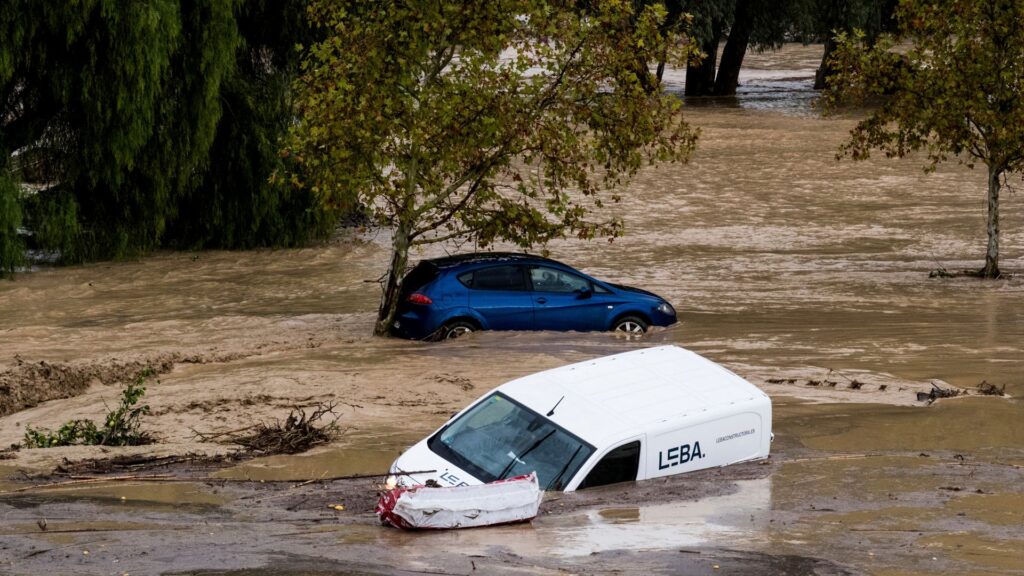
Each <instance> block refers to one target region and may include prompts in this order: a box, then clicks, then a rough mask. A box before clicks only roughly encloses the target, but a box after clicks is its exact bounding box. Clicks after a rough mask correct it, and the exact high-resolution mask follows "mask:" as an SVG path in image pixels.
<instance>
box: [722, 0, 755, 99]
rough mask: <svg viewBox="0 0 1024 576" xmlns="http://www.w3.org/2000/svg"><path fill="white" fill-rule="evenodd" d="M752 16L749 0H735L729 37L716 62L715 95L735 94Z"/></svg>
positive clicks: (748, 38) (748, 40) (748, 39)
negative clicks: (734, 11) (718, 60)
mask: <svg viewBox="0 0 1024 576" xmlns="http://www.w3.org/2000/svg"><path fill="white" fill-rule="evenodd" d="M752 18H753V14H752V13H751V11H750V2H749V1H748V0H737V2H736V14H735V16H734V17H733V22H732V28H730V29H729V39H728V40H726V41H725V48H723V49H722V61H721V62H719V63H718V76H717V77H716V78H715V95H716V96H735V95H736V87H737V86H739V83H740V67H742V66H743V57H744V56H745V55H746V54H747V44H748V43H749V42H750V29H751V26H752V25H753V22H752Z"/></svg>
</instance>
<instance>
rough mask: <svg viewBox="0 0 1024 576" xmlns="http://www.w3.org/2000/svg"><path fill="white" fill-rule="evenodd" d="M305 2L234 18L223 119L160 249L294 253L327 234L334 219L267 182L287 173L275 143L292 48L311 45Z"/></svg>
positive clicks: (288, 107) (286, 108)
mask: <svg viewBox="0 0 1024 576" xmlns="http://www.w3.org/2000/svg"><path fill="white" fill-rule="evenodd" d="M305 4H306V2H305V0H288V1H271V0H250V1H247V2H244V3H243V4H242V5H241V6H240V7H239V9H238V10H237V11H236V20H237V22H238V27H239V34H240V38H241V41H240V44H239V47H238V49H237V51H236V54H235V68H234V71H233V73H232V74H230V75H229V76H228V77H226V78H225V80H224V82H223V83H222V85H221V96H220V98H221V105H222V106H223V108H224V110H225V113H224V114H223V115H222V116H221V119H220V122H219V123H218V125H217V133H216V136H215V138H214V142H213V145H212V146H211V149H210V158H209V162H208V167H207V169H206V170H205V172H204V173H203V175H202V177H201V178H198V179H197V185H196V186H195V187H194V188H193V189H192V190H191V191H190V192H189V193H187V194H186V195H185V196H184V197H183V198H182V199H181V202H180V204H179V210H178V217H177V218H174V219H172V220H171V221H170V223H169V228H168V234H167V241H168V242H169V243H171V244H173V245H177V246H182V247H186V248H196V247H218V248H251V247H255V246H265V245H276V246H296V245H301V244H304V243H306V242H307V241H309V240H310V239H312V238H317V237H323V236H326V235H327V234H329V233H330V232H331V230H332V229H333V226H334V222H335V219H334V218H333V217H332V214H331V211H330V210H328V209H327V208H326V207H325V206H324V205H322V204H320V203H319V202H318V199H317V197H316V195H315V194H313V193H312V191H311V190H309V188H308V187H301V186H292V185H291V183H290V182H288V181H286V180H281V179H277V180H272V179H271V176H272V175H273V174H274V173H276V172H283V171H285V170H286V169H287V168H286V166H285V162H284V159H282V158H281V155H280V144H279V141H280V139H281V138H282V137H283V136H284V135H285V134H286V133H287V131H288V127H289V125H290V123H291V121H292V119H293V115H292V110H293V108H292V96H291V83H292V82H293V81H294V79H295V76H296V75H297V73H298V69H299V54H300V53H299V51H298V50H296V49H295V45H296V44H297V43H308V42H310V41H311V40H312V31H311V30H310V28H309V26H308V25H307V23H306V19H305Z"/></svg>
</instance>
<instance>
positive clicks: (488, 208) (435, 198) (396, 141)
mask: <svg viewBox="0 0 1024 576" xmlns="http://www.w3.org/2000/svg"><path fill="white" fill-rule="evenodd" d="M309 15H310V18H311V20H312V22H313V23H314V24H316V25H318V26H321V27H323V29H325V30H328V31H330V35H329V36H328V37H327V38H325V39H324V40H323V41H321V42H318V43H315V44H314V45H313V46H311V47H310V49H309V53H308V56H307V58H306V60H305V61H304V63H303V75H302V76H301V78H300V79H299V80H298V81H297V82H296V84H295V89H296V91H297V102H298V112H299V116H300V122H298V123H297V124H296V125H295V127H294V130H293V131H292V135H291V139H290V141H289V150H288V152H289V154H291V155H294V157H295V158H296V159H297V160H298V161H299V162H300V163H301V166H302V168H303V169H304V171H305V172H304V174H303V175H299V176H294V175H293V181H302V182H308V183H309V184H311V186H312V187H313V189H314V190H315V192H316V193H317V194H318V195H319V196H320V197H321V198H322V201H323V202H324V203H325V204H327V205H330V206H351V205H363V206H367V207H369V208H370V210H371V211H372V215H373V217H374V219H375V220H376V221H377V222H378V223H379V224H381V225H386V226H390V227H392V228H393V230H394V241H393V244H394V246H393V247H394V250H393V255H392V264H391V267H390V273H389V280H388V285H387V287H386V288H385V297H384V302H383V305H382V308H381V313H380V315H379V317H378V326H377V332H378V333H382V332H383V331H384V329H386V324H387V321H388V320H389V319H390V316H391V315H393V313H394V303H395V299H396V298H397V290H398V288H399V282H400V280H401V273H402V272H403V270H404V267H405V263H406V262H405V260H406V258H407V253H408V248H409V246H410V245H417V244H425V243H430V242H441V241H445V240H449V239H456V240H472V241H474V242H476V243H478V244H479V245H481V246H487V245H489V244H491V243H492V242H496V241H499V240H504V241H509V242H513V243H515V244H517V245H519V246H523V247H527V246H531V245H534V244H538V243H543V242H546V241H548V240H550V239H552V238H558V237H562V236H565V235H567V234H572V235H576V236H578V237H581V238H594V237H596V236H600V235H608V236H613V237H614V236H616V235H618V234H620V233H621V222H620V221H619V220H617V219H614V218H609V219H605V220H601V221H595V220H592V219H591V218H589V216H590V215H591V212H592V209H593V208H598V207H600V206H601V205H602V203H603V199H602V198H601V194H600V193H601V192H602V191H608V190H611V189H614V188H616V187H618V186H621V185H622V184H624V183H625V182H626V181H627V180H628V179H629V177H630V176H632V175H633V174H634V173H635V172H636V171H637V170H639V169H640V168H641V167H642V166H644V165H645V164H647V163H653V162H657V161H673V160H685V159H686V158H687V157H688V155H689V153H690V151H691V150H692V149H693V147H694V145H695V141H696V137H697V134H696V131H694V130H692V129H691V128H690V127H689V125H687V124H686V123H685V122H684V120H683V117H682V112H681V109H680V103H679V101H678V99H677V98H675V97H672V96H669V95H666V94H663V93H662V92H661V91H660V87H659V85H658V83H657V80H656V79H654V78H653V75H651V74H650V73H649V72H648V70H647V67H646V66H637V63H638V62H654V61H657V60H658V59H659V58H662V57H666V58H667V59H668V60H669V61H672V62H678V63H681V62H685V60H686V59H687V57H688V56H689V55H690V54H691V52H692V50H691V47H690V46H689V45H688V44H686V43H685V41H684V39H683V38H682V37H681V36H680V35H678V34H677V33H675V31H674V30H673V31H665V30H663V29H662V28H661V24H662V23H663V22H664V20H665V16H666V12H665V9H664V7H663V6H661V5H660V4H658V5H651V6H646V7H643V8H642V9H639V10H634V5H633V3H630V2H596V3H593V4H592V5H590V7H589V9H588V10H587V11H586V13H585V14H584V13H581V12H580V11H578V10H577V9H576V6H575V4H574V3H563V2H546V1H543V0H497V1H487V2H483V1H480V2H465V3H462V2H445V3H437V2H427V1H422V0H417V1H411V2H397V1H388V2H342V1H340V0H319V1H314V2H313V3H311V5H310V10H309ZM303 178H305V180H303ZM611 199H612V200H613V201H614V200H617V199H618V197H617V196H614V195H613V196H611Z"/></svg>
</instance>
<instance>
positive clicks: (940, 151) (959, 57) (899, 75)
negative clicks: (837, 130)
mask: <svg viewBox="0 0 1024 576" xmlns="http://www.w3.org/2000/svg"><path fill="white" fill-rule="evenodd" d="M1022 20H1024V0H999V1H991V0H944V1H940V2H934V1H931V0H929V1H924V0H902V1H901V2H900V4H899V7H898V8H897V10H896V21H897V25H898V30H899V35H900V36H899V39H901V40H903V41H905V42H908V43H909V49H907V50H905V51H897V50H895V49H894V47H895V42H896V38H894V37H891V36H886V37H883V38H881V39H880V40H879V41H878V42H877V43H875V44H874V45H872V46H868V45H867V44H866V43H865V41H864V36H863V34H860V33H855V34H853V35H849V36H847V35H842V34H841V35H840V36H839V37H838V39H837V49H836V54H835V61H834V62H835V64H836V70H837V72H836V75H835V77H834V78H833V79H832V80H831V81H830V83H829V88H828V91H827V93H826V96H825V103H826V105H827V106H829V107H835V106H836V105H839V104H841V103H844V102H851V101H852V102H864V101H865V100H867V99H869V98H875V97H881V98H882V99H881V104H880V105H879V107H878V108H877V109H875V110H874V111H873V112H872V113H871V115H870V116H869V117H868V118H867V119H866V120H863V121H861V122H860V123H859V124H858V125H857V127H856V128H854V129H853V131H852V133H851V138H850V140H849V141H848V142H846V143H845V144H844V145H843V146H842V148H841V150H840V154H839V155H840V156H843V155H848V156H851V157H852V158H854V159H855V160H863V159H866V158H868V156H869V154H870V152H871V150H873V149H877V150H881V151H883V152H884V153H885V154H886V155H887V156H889V157H904V156H907V155H909V154H911V153H913V152H915V151H923V152H924V153H925V154H926V155H927V159H928V161H929V164H928V165H927V166H926V170H933V169H934V168H935V166H936V165H937V164H938V163H940V162H943V161H946V160H948V159H950V158H951V157H955V158H957V159H959V161H960V162H962V163H964V164H966V165H967V166H970V167H973V166H974V164H975V163H981V164H984V165H985V166H986V167H987V169H988V174H987V182H988V218H987V226H986V228H987V233H988V246H987V249H986V251H985V266H984V267H983V268H982V269H981V270H980V271H979V272H978V275H980V276H982V277H985V278H997V277H999V275H1000V270H999V192H1000V189H1001V188H1002V186H1003V185H1004V183H1005V180H1006V178H1007V177H1008V176H1009V175H1010V174H1012V173H1020V172H1021V171H1022V169H1024V27H1022V26H1020V22H1021V21H1022Z"/></svg>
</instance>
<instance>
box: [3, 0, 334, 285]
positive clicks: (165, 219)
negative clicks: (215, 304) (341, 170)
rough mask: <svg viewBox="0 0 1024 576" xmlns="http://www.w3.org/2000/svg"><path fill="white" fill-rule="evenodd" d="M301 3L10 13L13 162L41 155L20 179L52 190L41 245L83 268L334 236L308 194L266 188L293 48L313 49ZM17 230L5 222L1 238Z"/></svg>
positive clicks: (25, 3)
mask: <svg viewBox="0 0 1024 576" xmlns="http://www.w3.org/2000/svg"><path fill="white" fill-rule="evenodd" d="M304 6H305V0H288V1H281V2H274V1H271V0H225V1H217V2H202V1H199V0H144V1H138V2H129V3H124V2H121V1H119V0H79V1H76V2H34V1H32V0H11V1H9V2H4V3H0V154H2V155H3V156H2V158H4V159H6V158H8V157H13V156H12V155H14V154H15V153H17V154H18V155H19V156H22V157H23V156H25V155H26V154H31V156H32V158H33V162H32V169H31V170H22V171H21V172H20V173H15V172H13V171H12V172H11V173H10V177H11V178H12V179H14V180H16V181H17V180H21V181H29V182H33V183H35V184H37V185H39V186H40V187H42V188H44V189H45V193H44V194H40V195H39V196H38V197H31V198H29V199H28V200H27V201H26V203H25V205H24V206H23V209H22V213H23V220H24V224H25V225H26V226H27V227H28V228H29V229H30V230H31V231H32V232H33V236H32V239H31V242H32V244H33V247H36V248H40V249H42V250H46V251H52V252H53V253H55V254H57V255H59V256H60V258H61V259H62V260H63V261H65V262H74V261H81V260H88V259H97V258H111V257H113V258H116V257H122V256H128V255H133V254H136V253H139V252H144V251H147V250H151V249H153V248H156V247H159V246H165V245H171V246H187V247H207V246H217V247H228V248H236V247H250V246H256V245H295V244H300V243H303V242H305V241H307V240H308V239H310V238H311V237H314V236H319V235H323V234H325V231H329V230H330V229H331V228H332V227H333V223H334V220H333V219H331V217H330V216H329V215H328V213H327V211H325V210H323V209H322V208H321V207H320V205H319V203H318V202H317V199H316V197H315V196H314V195H313V194H312V192H311V191H309V190H308V189H303V188H297V189H294V188H292V187H291V186H289V185H288V183H287V182H277V183H270V182H269V177H270V175H271V174H272V173H274V172H275V171H280V170H282V169H283V163H282V160H281V158H280V156H279V154H278V149H279V146H278V140H279V139H280V137H281V136H282V135H283V134H284V133H285V132H286V131H287V128H288V124H289V122H290V121H291V120H292V117H293V116H292V108H291V99H290V84H291V81H292V80H293V78H294V76H295V74H296V73H297V71H298V56H297V53H296V50H295V44H296V43H300V42H308V40H309V38H310V28H309V26H308V24H307V22H306V20H305V15H304ZM2 164H6V162H2V161H0V165H2ZM4 193H6V188H5V189H4ZM2 202H3V201H2V200H0V205H2ZM14 220H15V218H14V216H13V212H12V211H11V210H7V209H5V210H3V211H0V230H7V229H9V228H10V223H11V222H14ZM8 240H9V235H7V234H6V233H4V232H0V248H2V247H3V246H7V245H11V243H10V242H8ZM14 244H17V243H16V242H15V243H14ZM15 251H16V250H15ZM0 267H2V268H4V269H7V270H10V269H12V268H13V266H10V265H8V258H7V257H5V258H4V260H2V261H0Z"/></svg>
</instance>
